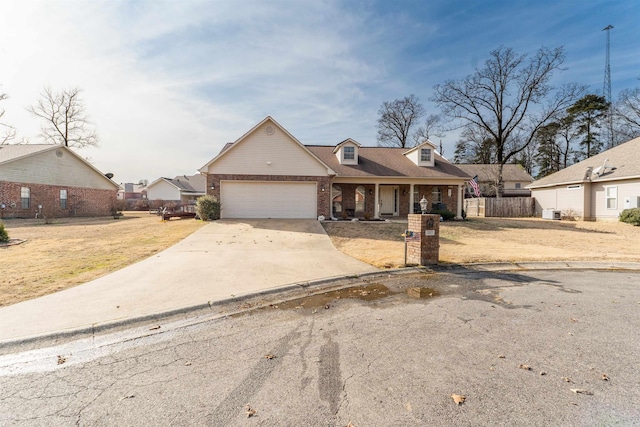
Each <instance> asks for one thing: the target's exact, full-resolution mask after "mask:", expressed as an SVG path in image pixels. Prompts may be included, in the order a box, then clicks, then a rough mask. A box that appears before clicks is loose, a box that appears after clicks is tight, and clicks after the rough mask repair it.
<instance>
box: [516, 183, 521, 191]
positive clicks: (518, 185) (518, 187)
mask: <svg viewBox="0 0 640 427" xmlns="http://www.w3.org/2000/svg"><path fill="white" fill-rule="evenodd" d="M519 189H520V183H519V182H516V190H519Z"/></svg>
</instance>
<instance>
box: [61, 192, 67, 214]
mask: <svg viewBox="0 0 640 427" xmlns="http://www.w3.org/2000/svg"><path fill="white" fill-rule="evenodd" d="M60 209H67V190H60Z"/></svg>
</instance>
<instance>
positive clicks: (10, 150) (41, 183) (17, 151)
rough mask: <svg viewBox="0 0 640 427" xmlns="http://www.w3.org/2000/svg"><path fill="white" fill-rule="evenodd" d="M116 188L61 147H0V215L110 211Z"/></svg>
mask: <svg viewBox="0 0 640 427" xmlns="http://www.w3.org/2000/svg"><path fill="white" fill-rule="evenodd" d="M118 188H119V187H118V184H116V183H115V182H113V181H112V180H111V179H109V178H107V177H106V176H105V175H104V174H103V173H102V172H100V171H99V170H98V169H96V168H95V167H94V166H93V165H91V164H90V163H89V162H87V161H86V160H84V159H83V158H82V157H80V156H78V155H77V154H76V153H74V152H73V151H72V150H70V149H69V148H67V147H65V146H61V145H36V144H24V145H22V144H21V145H1V146H0V217H4V218H33V217H35V216H36V215H38V216H40V215H45V216H47V217H68V216H102V215H109V214H111V213H112V210H113V209H114V207H115V203H116V193H117V191H118Z"/></svg>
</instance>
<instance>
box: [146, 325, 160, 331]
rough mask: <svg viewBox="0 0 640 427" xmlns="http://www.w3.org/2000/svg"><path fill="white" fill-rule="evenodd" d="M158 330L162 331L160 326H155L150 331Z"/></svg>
mask: <svg viewBox="0 0 640 427" xmlns="http://www.w3.org/2000/svg"><path fill="white" fill-rule="evenodd" d="M156 329H160V325H158V326H154V327H153V328H149V330H150V331H154V330H156Z"/></svg>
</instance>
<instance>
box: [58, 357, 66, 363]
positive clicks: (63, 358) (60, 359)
mask: <svg viewBox="0 0 640 427" xmlns="http://www.w3.org/2000/svg"><path fill="white" fill-rule="evenodd" d="M66 361H67V358H66V357H62V356H60V355H58V365H62V364H63V363H64V362H66Z"/></svg>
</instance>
